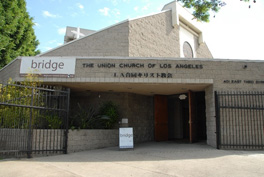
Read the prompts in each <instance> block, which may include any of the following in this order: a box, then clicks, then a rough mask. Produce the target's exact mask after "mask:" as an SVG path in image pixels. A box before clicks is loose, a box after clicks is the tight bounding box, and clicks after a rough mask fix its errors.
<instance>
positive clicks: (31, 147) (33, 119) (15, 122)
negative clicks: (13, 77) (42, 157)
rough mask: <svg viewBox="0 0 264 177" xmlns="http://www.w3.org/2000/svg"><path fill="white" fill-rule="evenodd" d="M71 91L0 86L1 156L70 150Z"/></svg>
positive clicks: (22, 86) (28, 155)
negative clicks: (68, 140) (69, 115)
mask: <svg viewBox="0 0 264 177" xmlns="http://www.w3.org/2000/svg"><path fill="white" fill-rule="evenodd" d="M69 95H70V90H69V89H66V90H63V89H58V88H54V87H47V86H45V87H44V86H43V87H34V86H26V85H19V84H6V85H2V84H1V87H0V156H23V155H25V154H26V155H27V157H31V156H32V154H43V153H67V134H68V114H69V99H70V96H69Z"/></svg>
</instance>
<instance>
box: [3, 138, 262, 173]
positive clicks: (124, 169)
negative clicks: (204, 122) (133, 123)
mask: <svg viewBox="0 0 264 177" xmlns="http://www.w3.org/2000/svg"><path fill="white" fill-rule="evenodd" d="M17 176H19V177H21V176H22V177H23V176H25V177H38V176H49V177H53V176H54V177H60V176H61V177H77V176H78V177H80V176H122V177H124V176H135V177H138V176H151V177H163V176H176V177H211V176H212V177H215V176H219V177H225V176H228V177H230V176H232V177H236V176H237V177H245V176H248V177H263V176H264V151H225V150H217V149H214V148H212V147H210V146H207V145H205V144H201V143H198V144H180V143H175V142H159V143H157V142H150V143H142V144H139V145H136V147H135V149H134V150H122V151H120V150H119V149H118V147H111V148H105V149H98V150H90V151H84V152H78V153H71V154H66V155H56V156H49V157H35V158H32V159H7V160H2V161H0V177H17Z"/></svg>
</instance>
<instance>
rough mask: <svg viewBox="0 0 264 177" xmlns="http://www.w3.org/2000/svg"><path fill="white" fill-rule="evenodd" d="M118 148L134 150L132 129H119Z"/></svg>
mask: <svg viewBox="0 0 264 177" xmlns="http://www.w3.org/2000/svg"><path fill="white" fill-rule="evenodd" d="M119 148H120V149H122V148H134V140H133V128H119Z"/></svg>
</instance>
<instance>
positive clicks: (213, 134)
mask: <svg viewBox="0 0 264 177" xmlns="http://www.w3.org/2000/svg"><path fill="white" fill-rule="evenodd" d="M216 42H217V41H216ZM209 48H210V46H207V44H206V41H204V38H203V31H202V24H200V23H199V22H197V20H195V19H193V16H192V14H190V13H189V12H188V11H187V10H186V9H184V8H183V7H182V6H181V5H179V4H178V3H177V2H176V1H172V2H171V3H169V4H166V5H165V6H164V7H163V9H162V11H161V12H159V13H156V14H151V15H148V16H144V17H139V18H135V19H128V20H125V21H122V22H119V23H117V24H115V25H112V26H110V27H106V28H104V29H102V30H99V31H92V30H84V29H79V28H74V27H68V28H67V32H66V36H65V43H64V44H63V45H62V46H59V47H57V48H54V49H52V50H50V51H47V52H44V53H42V54H40V55H38V56H35V57H18V58H16V59H15V60H14V61H12V62H11V63H10V64H8V65H7V66H6V67H4V68H3V69H1V70H0V81H1V82H6V81H7V80H8V79H9V78H12V79H13V80H14V81H23V80H24V79H25V75H26V74H28V73H35V74H40V77H41V80H42V81H43V83H44V84H48V85H57V86H61V87H66V88H70V90H71V99H70V100H71V102H70V105H71V108H72V109H74V107H75V106H76V104H77V103H80V104H81V105H83V106H86V105H99V104H100V103H102V102H104V101H113V102H114V103H115V104H117V105H118V106H119V111H120V117H121V118H124V119H126V120H127V124H128V126H129V127H133V129H134V141H135V143H140V142H147V141H168V140H183V141H185V142H190V143H193V142H199V141H204V142H206V143H207V144H208V145H210V146H213V147H218V148H219V147H220V148H224V147H225V146H226V147H228V146H229V145H231V144H233V145H235V146H236V147H238V148H239V146H251V145H254V146H255V147H256V148H257V147H261V148H262V149H264V94H263V91H264V69H263V68H264V62H263V61H261V60H230V59H214V58H213V55H212V53H211V52H210V50H209ZM223 52H224V51H223ZM252 95H253V97H250V96H252ZM243 96H244V97H243ZM248 97H250V99H248ZM250 107H252V109H253V111H252V110H251V109H249V108H250ZM120 121H121V120H120ZM255 137H257V138H255Z"/></svg>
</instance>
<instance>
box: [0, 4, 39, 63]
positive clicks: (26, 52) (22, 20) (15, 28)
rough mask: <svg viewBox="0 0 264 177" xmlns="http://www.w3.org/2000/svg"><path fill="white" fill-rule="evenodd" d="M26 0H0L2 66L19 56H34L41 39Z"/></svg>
mask: <svg viewBox="0 0 264 177" xmlns="http://www.w3.org/2000/svg"><path fill="white" fill-rule="evenodd" d="M33 25H34V23H33V19H32V18H31V17H30V16H29V14H28V12H27V10H26V2H25V0H1V1H0V68H2V67H3V66H5V65H6V64H8V63H9V62H10V61H12V60H13V59H15V58H16V57H18V56H34V55H36V54H39V53H40V51H39V50H38V51H36V48H37V46H38V45H39V41H38V40H36V36H35V33H34V29H33Z"/></svg>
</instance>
